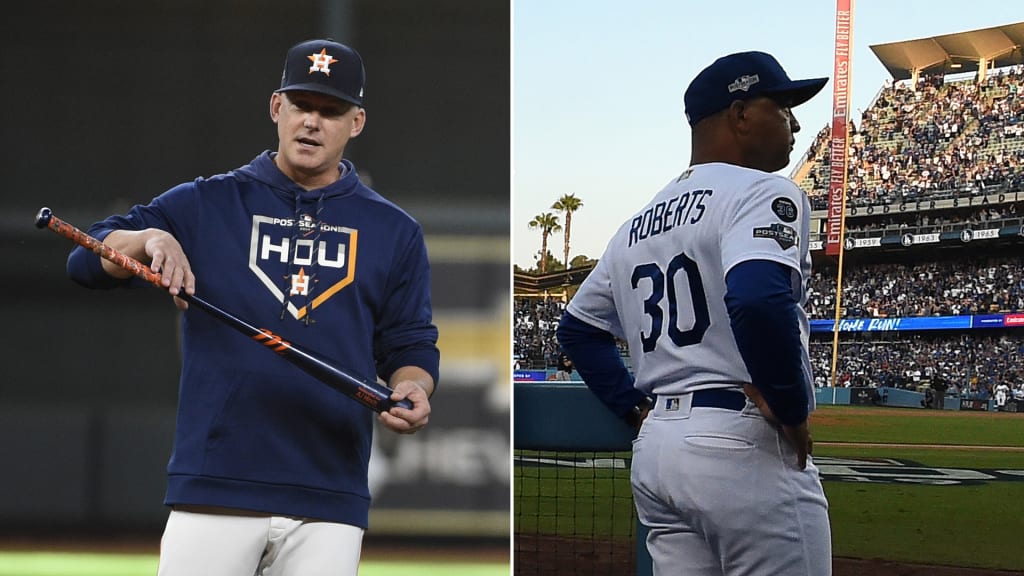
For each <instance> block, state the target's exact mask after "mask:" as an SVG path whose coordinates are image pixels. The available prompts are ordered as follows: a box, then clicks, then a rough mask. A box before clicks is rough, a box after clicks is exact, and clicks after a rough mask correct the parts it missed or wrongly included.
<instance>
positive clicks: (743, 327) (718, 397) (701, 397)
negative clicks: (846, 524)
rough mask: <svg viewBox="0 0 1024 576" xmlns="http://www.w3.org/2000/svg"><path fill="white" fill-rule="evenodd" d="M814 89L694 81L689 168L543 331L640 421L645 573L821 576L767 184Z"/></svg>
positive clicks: (788, 240) (785, 213)
mask: <svg viewBox="0 0 1024 576" xmlns="http://www.w3.org/2000/svg"><path fill="white" fill-rule="evenodd" d="M827 81H828V79H827V78H815V79H810V80H791V79H790V78H789V76H788V75H787V74H786V72H785V71H784V70H783V68H782V66H781V65H780V64H779V63H778V61H776V59H775V58H774V57H772V56H771V55H769V54H765V53H763V52H744V53H738V54H730V55H728V56H724V57H722V58H719V59H718V60H716V61H715V62H714V63H712V64H711V65H710V66H708V67H707V68H705V69H704V70H703V71H701V72H700V73H699V74H698V75H697V77H696V78H695V79H694V80H693V81H692V82H691V84H690V86H689V88H687V90H686V94H685V97H684V102H685V106H686V116H687V119H688V121H689V124H690V126H691V129H692V157H691V161H690V166H689V167H688V168H687V169H686V170H685V171H683V173H682V174H681V175H679V176H677V177H676V178H673V179H672V181H671V182H669V183H668V185H667V186H666V187H665V188H664V189H663V190H662V191H661V192H659V193H658V194H657V195H656V196H655V197H654V199H653V200H651V202H650V203H649V204H648V205H647V206H645V207H644V208H643V209H641V210H640V211H639V212H637V213H636V214H635V215H634V216H633V217H631V218H630V219H628V220H627V221H626V222H625V223H624V224H623V225H622V226H621V227H620V228H619V230H618V231H617V232H616V233H615V235H614V236H613V237H612V240H611V241H610V242H609V244H608V247H607V248H606V250H605V253H604V255H603V256H602V257H601V259H600V261H599V262H598V265H597V267H596V268H595V269H594V271H593V273H591V274H590V276H589V277H588V278H587V280H586V281H585V282H584V283H583V285H582V286H581V287H580V290H579V292H578V293H577V294H576V296H575V297H574V298H573V299H572V301H571V302H570V303H569V306H568V307H567V309H566V313H565V314H564V315H563V317H562V321H561V323H560V325H559V329H558V338H559V341H560V343H561V345H562V347H563V349H564V350H565V351H566V352H567V353H568V355H569V356H570V357H571V358H572V361H573V364H574V365H575V367H576V370H577V372H578V373H579V374H580V375H581V376H582V378H583V380H584V381H585V382H586V383H587V385H588V386H589V387H590V389H591V390H592V391H593V392H594V393H595V394H596V395H597V396H598V397H599V398H600V399H601V400H602V401H603V402H604V403H605V404H606V405H607V406H608V407H609V408H610V409H612V410H613V411H614V412H616V413H617V414H619V415H620V416H622V417H624V418H626V419H627V420H628V421H632V422H636V423H639V422H641V421H642V422H643V424H642V426H641V428H640V430H639V433H638V437H637V440H636V442H635V444H634V449H633V465H632V472H631V481H632V485H633V494H634V499H635V502H636V508H637V512H638V514H639V517H640V520H641V522H643V524H644V525H645V526H646V527H647V528H648V529H649V534H648V538H647V548H648V550H649V551H650V553H651V557H652V559H653V561H654V573H655V574H656V575H657V574H673V575H686V576H740V575H743V576H755V575H764V574H771V575H773V576H822V575H827V574H831V571H832V567H831V566H832V558H831V555H832V553H831V534H830V526H829V519H828V503H827V501H826V499H825V494H824V491H823V490H822V486H821V480H820V478H819V475H818V469H817V467H815V465H814V461H813V458H812V457H811V456H810V453H811V436H810V433H809V431H808V428H807V417H808V414H809V413H810V411H811V410H813V409H814V392H813V387H812V377H811V366H810V359H809V357H808V351H807V341H808V334H809V330H808V322H807V316H806V314H805V312H804V308H803V305H804V302H805V300H806V295H807V281H808V276H809V275H810V267H811V258H810V254H809V252H808V228H809V223H810V205H809V202H808V200H807V197H806V196H805V194H804V193H803V191H802V190H801V189H800V188H799V187H798V186H797V185H796V184H795V183H793V182H792V181H791V180H789V179H787V178H784V177H782V176H778V175H775V174H772V173H773V172H775V171H777V170H780V169H782V168H784V167H785V166H786V165H787V164H788V163H789V157H790V154H791V152H792V150H793V144H794V142H795V140H794V137H793V135H794V134H795V133H796V132H798V131H799V130H800V124H799V123H798V122H797V121H796V118H795V117H794V116H793V112H792V108H793V107H794V106H797V105H799V104H802V103H803V102H806V101H807V100H809V99H810V98H811V97H813V96H814V95H815V94H817V93H818V92H819V91H820V90H821V89H822V88H823V87H824V86H825V84H826V83H827ZM615 338H619V339H623V340H626V341H627V342H628V343H629V351H630V356H631V359H632V365H633V369H634V374H635V376H634V375H631V374H630V373H629V371H628V370H627V369H626V368H625V366H624V365H623V363H622V361H621V359H620V358H619V354H618V351H617V349H616V347H615ZM651 398H653V399H654V400H653V401H652V400H650V399H651ZM648 412H649V414H648ZM645 416H646V418H645Z"/></svg>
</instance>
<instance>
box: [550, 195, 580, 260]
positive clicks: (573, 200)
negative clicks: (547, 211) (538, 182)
mask: <svg viewBox="0 0 1024 576" xmlns="http://www.w3.org/2000/svg"><path fill="white" fill-rule="evenodd" d="M582 207H583V200H580V199H579V198H577V197H576V195H575V194H566V195H565V196H562V197H561V198H559V199H558V200H557V201H556V202H555V203H554V204H552V205H551V209H552V210H560V211H561V212H564V213H565V269H566V270H568V269H569V234H570V233H571V230H572V213H573V212H575V211H577V210H579V209H580V208H582Z"/></svg>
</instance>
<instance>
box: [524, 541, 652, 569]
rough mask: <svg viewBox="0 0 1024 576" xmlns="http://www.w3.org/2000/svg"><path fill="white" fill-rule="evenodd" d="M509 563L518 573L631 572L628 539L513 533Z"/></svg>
mask: <svg viewBox="0 0 1024 576" xmlns="http://www.w3.org/2000/svg"><path fill="white" fill-rule="evenodd" d="M515 540H516V542H515V550H514V552H513V555H512V564H513V566H514V567H515V574H516V575H517V576H528V575H530V576H540V575H551V576H555V575H560V574H573V575H576V574H578V575H581V576H582V575H584V574H585V575H587V576H604V575H608V576H611V575H613V574H614V575H619V574H634V573H635V571H636V554H635V552H634V547H633V541H632V540H631V539H626V538H619V539H610V538H605V539H593V540H591V539H584V538H567V537H560V536H544V535H538V534H516V539H515Z"/></svg>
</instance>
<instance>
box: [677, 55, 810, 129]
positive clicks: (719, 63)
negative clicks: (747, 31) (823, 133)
mask: <svg viewBox="0 0 1024 576" xmlns="http://www.w3.org/2000/svg"><path fill="white" fill-rule="evenodd" d="M826 83H828V78H811V79H809V80H790V79H789V76H788V75H787V74H786V71H785V70H783V69H782V65H781V64H779V62H778V60H776V59H775V57H774V56H772V55H771V54H766V53H764V52H739V53H736V54H729V55H728V56H722V57H721V58H719V59H718V60H715V61H714V62H712V63H711V65H710V66H708V67H707V68H705V69H703V70H701V71H700V73H699V74H697V77H696V78H694V79H693V82H690V86H689V88H687V89H686V94H685V95H684V96H683V104H684V105H685V106H686V119H687V120H688V121H689V122H690V126H695V125H696V124H697V122H700V121H701V120H703V119H704V118H707V117H708V116H711V115H712V114H714V113H716V112H718V111H720V110H725V109H726V108H728V107H729V105H731V104H732V103H733V102H734V101H736V100H747V99H749V98H755V97H757V96H771V97H784V98H785V99H786V101H787V102H788V103H789V105H790V106H797V105H799V104H803V103H804V102H807V101H808V100H810V99H811V98H812V97H813V96H814V95H815V94H817V93H818V92H819V91H821V89H822V88H824V87H825V84H826Z"/></svg>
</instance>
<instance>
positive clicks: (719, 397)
mask: <svg viewBox="0 0 1024 576" xmlns="http://www.w3.org/2000/svg"><path fill="white" fill-rule="evenodd" d="M692 396H693V399H692V400H691V402H690V406H691V407H693V408H724V409H726V410H736V411H737V412H739V411H740V410H743V407H744V406H746V405H747V396H746V394H744V393H742V392H739V391H737V390H730V389H727V388H710V389H706V390H697V391H696V392H693V394H692Z"/></svg>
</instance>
